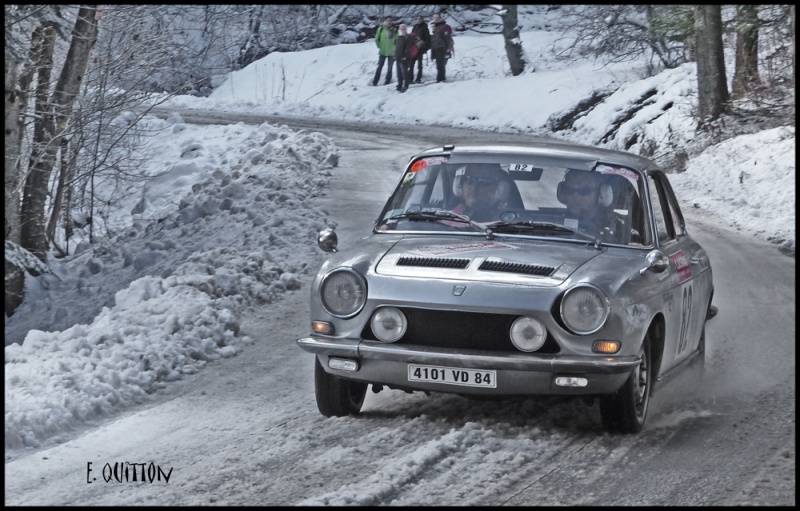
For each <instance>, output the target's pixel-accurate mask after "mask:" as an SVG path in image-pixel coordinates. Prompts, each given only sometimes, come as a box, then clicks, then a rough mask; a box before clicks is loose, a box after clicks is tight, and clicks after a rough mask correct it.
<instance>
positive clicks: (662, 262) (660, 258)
mask: <svg viewBox="0 0 800 511" xmlns="http://www.w3.org/2000/svg"><path fill="white" fill-rule="evenodd" d="M644 261H645V263H647V266H645V267H644V268H642V269H641V270H639V275H644V272H646V271H647V270H650V271H652V272H653V273H661V272H663V271H664V270H666V269H667V268H669V257H667V256H666V255H665V254H664V252H662V251H660V250H653V251H652V252H650V253H649V254H647V255H646V256H645V258H644Z"/></svg>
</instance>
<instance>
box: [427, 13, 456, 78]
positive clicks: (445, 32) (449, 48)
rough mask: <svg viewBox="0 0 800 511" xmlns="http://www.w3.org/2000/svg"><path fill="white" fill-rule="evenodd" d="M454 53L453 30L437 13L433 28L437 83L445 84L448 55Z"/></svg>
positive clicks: (433, 54)
mask: <svg viewBox="0 0 800 511" xmlns="http://www.w3.org/2000/svg"><path fill="white" fill-rule="evenodd" d="M452 52H453V29H452V28H450V25H448V24H447V23H445V22H444V20H443V19H442V16H441V15H440V14H439V13H438V12H437V13H436V14H434V15H433V28H432V29H431V55H432V56H433V58H434V59H435V60H436V82H437V83H439V82H444V81H447V80H446V76H445V65H446V63H447V58H448V55H452Z"/></svg>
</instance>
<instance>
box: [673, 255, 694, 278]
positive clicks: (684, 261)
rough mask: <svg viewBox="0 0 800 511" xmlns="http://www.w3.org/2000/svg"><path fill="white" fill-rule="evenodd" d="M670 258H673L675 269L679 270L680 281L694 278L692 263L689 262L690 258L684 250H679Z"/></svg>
mask: <svg viewBox="0 0 800 511" xmlns="http://www.w3.org/2000/svg"><path fill="white" fill-rule="evenodd" d="M669 258H670V259H672V262H673V264H675V269H676V270H678V283H681V282H684V281H686V280H688V279H690V278H692V265H691V264H689V259H688V258H687V257H686V255H685V254H684V253H683V252H682V251H680V250H678V251H677V252H675V253H674V254H672V255H670V256H669Z"/></svg>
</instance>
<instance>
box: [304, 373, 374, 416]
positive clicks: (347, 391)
mask: <svg viewBox="0 0 800 511" xmlns="http://www.w3.org/2000/svg"><path fill="white" fill-rule="evenodd" d="M368 385H369V384H368V383H360V382H355V381H350V380H344V379H342V378H338V377H336V376H333V375H332V374H328V373H326V372H325V369H323V368H322V364H321V363H320V361H319V358H315V359H314V391H315V393H316V396H317V409H319V413H321V414H322V415H324V416H325V417H343V416H345V415H358V413H359V412H360V411H361V405H363V404H364V397H365V396H366V395H367V386H368Z"/></svg>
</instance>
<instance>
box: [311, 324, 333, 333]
mask: <svg viewBox="0 0 800 511" xmlns="http://www.w3.org/2000/svg"><path fill="white" fill-rule="evenodd" d="M311 329H312V330H314V333H317V334H328V335H330V334H332V333H333V325H332V324H330V323H328V322H327V321H312V322H311Z"/></svg>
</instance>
